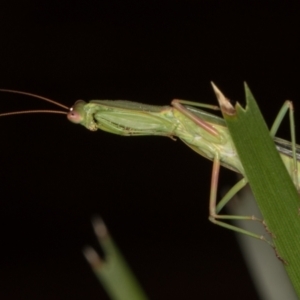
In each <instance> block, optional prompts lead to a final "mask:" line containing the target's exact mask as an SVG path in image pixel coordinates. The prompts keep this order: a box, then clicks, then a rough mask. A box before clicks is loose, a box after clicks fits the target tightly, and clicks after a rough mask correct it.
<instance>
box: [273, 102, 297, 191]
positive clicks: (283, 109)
mask: <svg viewBox="0 0 300 300" xmlns="http://www.w3.org/2000/svg"><path fill="white" fill-rule="evenodd" d="M287 111H289V120H290V132H291V143H292V153H293V170H292V175H291V176H292V180H293V182H294V183H295V185H296V188H297V190H298V192H299V191H300V183H299V176H298V164H297V157H296V132H295V119H294V107H293V103H292V102H291V101H288V100H287V101H285V102H284V104H283V106H282V107H281V109H280V111H279V113H278V114H277V116H276V118H275V121H274V123H273V125H272V127H271V130H270V135H271V137H272V138H274V137H275V135H276V133H277V131H278V128H279V126H280V125H281V123H282V120H283V118H284V117H285V115H286V113H287Z"/></svg>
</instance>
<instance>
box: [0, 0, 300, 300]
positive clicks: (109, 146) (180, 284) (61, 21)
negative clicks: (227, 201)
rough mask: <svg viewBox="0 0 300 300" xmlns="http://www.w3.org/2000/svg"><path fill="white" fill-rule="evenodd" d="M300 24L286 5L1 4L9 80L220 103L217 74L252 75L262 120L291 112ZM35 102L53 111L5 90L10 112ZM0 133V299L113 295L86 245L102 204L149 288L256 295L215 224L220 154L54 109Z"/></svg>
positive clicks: (57, 89) (99, 93) (58, 91)
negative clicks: (214, 181) (212, 209)
mask: <svg viewBox="0 0 300 300" xmlns="http://www.w3.org/2000/svg"><path fill="white" fill-rule="evenodd" d="M299 25H300V24H299V9H298V8H297V7H296V5H294V4H292V3H291V2H288V1H284V2H274V1H272V2H271V1H266V2H264V4H259V2H254V1H252V2H246V1H243V2H242V1H241V2H237V3H234V2H230V1H191V0H190V1H137V2H136V1H107V2H101V1H87V2H84V1H64V0H60V1H58V0H52V1H2V2H1V4H0V88H11V89H18V90H24V91H28V92H32V93H37V94H41V95H43V96H46V97H50V98H52V99H55V100H57V101H60V102H62V103H64V104H65V105H68V106H71V105H72V104H73V103H74V102H75V100H77V99H79V98H81V99H85V100H90V99H127V100H132V101H139V102H143V103H149V104H169V103H170V101H171V100H172V98H175V97H176V98H183V99H189V100H193V101H199V102H204V103H211V104H216V99H215V96H214V94H213V92H212V89H211V86H210V83H209V82H210V81H211V80H213V81H214V82H215V83H216V84H217V85H218V86H219V87H220V88H221V90H222V91H223V92H224V93H225V95H226V96H228V97H229V98H231V99H232V100H239V101H241V102H243V101H244V91H243V81H247V82H248V84H249V86H250V88H251V89H252V92H253V93H254V95H255V96H256V99H257V101H258V103H259V105H260V107H261V109H262V112H263V114H264V116H265V117H266V120H267V123H268V124H271V123H272V120H273V119H274V118H275V116H276V113H277V111H278V110H279V108H280V106H281V105H282V103H283V101H284V100H285V99H291V100H293V101H294V104H295V108H296V119H297V111H299V109H300V106H299V105H298V103H299V96H300V93H299V91H298V85H299V67H300V64H299V50H300V47H299V44H300V43H299V31H300V27H299ZM34 108H52V106H51V105H49V104H45V103H42V102H40V101H39V100H34V99H30V98H28V97H25V96H15V95H10V94H6V93H2V94H1V97H0V111H1V112H5V111H13V110H21V109H34ZM283 127H284V129H283V130H281V131H280V133H281V134H280V135H281V136H283V137H284V138H286V139H289V131H288V122H285V123H284V126H283ZM0 136H1V147H0V149H1V150H0V189H1V200H0V223H1V227H0V228H1V242H0V243H1V247H0V249H1V250H0V251H1V256H0V260H1V261H0V266H1V267H0V298H1V299H108V297H107V296H106V294H105V292H104V291H103V289H102V287H101V286H100V285H99V283H98V282H97V280H96V279H95V277H94V275H93V273H92V272H91V271H90V269H89V266H88V265H87V263H86V262H85V260H84V258H83V256H82V253H81V249H82V247H83V246H85V245H86V244H91V245H93V246H94V247H96V246H97V243H96V239H95V237H94V235H93V232H92V228H91V224H90V219H91V217H92V216H93V215H95V214H101V216H102V217H103V218H104V220H105V222H106V223H107V225H108V227H109V228H110V231H111V233H112V235H113V236H114V238H115V240H116V241H117V243H118V245H119V246H120V248H121V249H122V251H123V253H124V255H125V257H126V258H127V259H128V261H129V262H130V264H131V266H132V268H133V270H134V272H135V273H136V275H137V276H138V278H139V279H140V281H141V283H142V285H143V287H144V288H145V290H146V292H147V293H148V295H149V296H150V298H151V299H174V300H175V299H216V298H221V297H222V299H232V300H233V299H241V298H242V299H257V295H256V292H255V290H254V287H253V285H252V283H251V280H250V278H249V275H248V273H247V269H246V267H245V265H244V262H243V259H242V257H241V254H240V252H239V249H238V246H237V245H236V241H235V238H234V235H233V234H232V233H231V232H229V231H228V230H224V229H221V228H218V227H217V226H214V225H212V224H211V223H210V222H209V221H208V220H207V217H208V197H209V186H210V173H211V162H210V161H207V160H205V159H204V158H201V157H200V156H199V155H197V154H196V153H194V152H192V151H191V150H190V149H188V148H187V147H186V146H185V145H184V144H183V143H181V142H180V141H177V142H173V141H172V140H170V139H167V138H162V137H136V138H124V137H119V136H115V135H110V134H108V133H104V132H96V133H94V132H89V131H87V130H86V129H85V128H83V127H81V126H78V125H73V124H71V123H70V122H68V121H67V120H66V119H65V117H64V116H60V115H57V116H56V115H27V116H15V117H7V118H2V119H1V120H0ZM234 180H235V177H234V174H232V172H230V171H226V170H224V171H222V174H221V183H220V185H221V186H223V185H224V184H226V183H227V182H228V183H229V184H232V183H233V182H234ZM97 249H98V248H97Z"/></svg>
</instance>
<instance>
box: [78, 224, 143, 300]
mask: <svg viewBox="0 0 300 300" xmlns="http://www.w3.org/2000/svg"><path fill="white" fill-rule="evenodd" d="M93 224H94V230H95V233H96V235H97V237H98V239H99V243H100V245H101V247H102V249H103V251H104V253H105V260H102V259H101V258H100V257H99V255H98V254H97V252H96V251H95V250H94V249H93V248H91V247H86V249H84V255H85V257H86V259H87V261H88V262H89V264H90V265H91V267H92V269H93V271H94V273H95V275H96V276H97V278H98V279H99V281H100V282H101V284H102V286H103V287H104V289H105V290H106V292H107V294H108V295H109V297H110V298H111V299H112V300H147V299H148V298H147V296H146V294H145V293H144V291H143V290H142V288H141V287H140V285H139V283H138V281H137V280H136V278H135V276H134V275H133V273H132V272H131V270H130V268H129V266H128V265H127V263H126V261H125V259H124V258H123V256H122V254H121V253H120V251H119V250H118V248H117V246H116V245H115V243H114V241H113V239H112V238H111V236H110V235H109V233H108V231H107V228H106V226H105V224H104V222H103V221H102V219H99V218H98V219H96V220H95V221H94V222H93Z"/></svg>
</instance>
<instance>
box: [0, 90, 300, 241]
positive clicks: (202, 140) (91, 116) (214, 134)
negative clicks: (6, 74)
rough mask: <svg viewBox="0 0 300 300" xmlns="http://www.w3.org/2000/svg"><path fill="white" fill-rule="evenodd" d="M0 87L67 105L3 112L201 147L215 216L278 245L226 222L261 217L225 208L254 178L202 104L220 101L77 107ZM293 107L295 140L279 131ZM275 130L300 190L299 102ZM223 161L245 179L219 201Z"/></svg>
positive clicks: (108, 102)
mask: <svg viewBox="0 0 300 300" xmlns="http://www.w3.org/2000/svg"><path fill="white" fill-rule="evenodd" d="M213 89H214V91H215V93H216V94H217V95H218V93H219V90H218V88H217V87H216V86H215V85H214V84H213ZM0 91H1V92H9V93H15V94H22V95H27V96H32V97H35V98H39V99H42V100H44V101H48V102H50V103H52V104H55V105H57V106H60V107H62V108H64V109H65V110H66V111H56V110H31V111H17V112H9V113H2V114H0V117H2V116H9V115H16V114H27V113H58V114H66V115H67V118H68V120H69V121H71V122H72V123H75V124H81V125H83V126H84V127H86V128H87V129H88V130H91V131H96V130H98V129H100V130H103V131H106V132H109V133H113V134H118V135H123V136H142V135H156V136H166V137H170V138H172V139H174V140H175V138H179V139H180V140H181V141H183V142H184V143H185V144H186V145H187V146H189V147H190V148H191V149H193V150H194V151H195V152H197V153H198V154H200V155H201V156H203V157H205V158H207V159H209V160H211V161H213V168H212V177H211V187H210V198H209V220H210V221H211V222H212V223H214V224H217V225H220V226H222V227H225V228H228V229H231V230H234V231H236V232H239V233H243V234H246V235H248V236H251V237H254V238H257V239H261V240H264V241H266V242H267V243H268V244H270V245H271V246H273V244H272V242H271V241H269V240H268V239H266V238H265V237H264V236H260V235H257V234H255V233H252V232H249V231H246V230H243V229H241V228H238V227H236V226H233V225H231V224H228V223H226V222H225V221H226V220H237V219H239V220H256V221H261V220H259V219H257V218H256V217H254V216H236V215H224V214H220V212H221V210H222V208H223V207H224V206H225V205H226V204H227V203H228V202H229V201H230V200H231V199H232V198H233V196H234V195H235V194H237V193H238V191H240V190H241V189H242V188H243V187H244V186H245V185H246V184H247V183H248V180H247V178H246V174H245V171H244V168H243V164H242V163H241V161H240V159H239V156H238V154H237V152H236V149H235V146H234V143H233V141H232V139H231V137H230V133H229V131H228V129H227V127H226V123H225V121H224V120H223V119H222V118H220V117H218V116H215V115H213V114H210V113H208V112H206V111H204V110H202V109H199V108H206V109H211V110H219V107H218V106H214V105H209V104H201V103H196V102H192V101H186V100H179V99H174V100H173V101H172V102H171V106H154V105H147V104H141V103H136V102H131V101H124V100H114V101H112V100H91V101H90V102H88V103H87V102H85V101H83V100H78V101H77V102H76V103H75V104H74V105H73V106H72V107H71V108H68V107H66V106H64V105H62V104H60V103H58V102H55V101H53V100H51V99H48V98H45V97H42V96H38V95H35V94H31V93H26V92H20V91H14V90H7V89H0ZM220 105H221V103H220ZM287 111H289V119H290V128H291V142H288V141H285V140H283V139H280V138H277V137H275V135H276V132H277V130H278V128H279V126H280V124H281V122H282V120H283V118H284V116H285V115H286V113H287ZM270 135H271V137H272V138H273V140H274V143H275V146H276V149H277V151H278V152H279V154H280V156H281V158H282V160H283V163H284V165H285V167H286V169H287V170H288V172H289V174H290V176H291V178H292V181H293V183H294V185H295V187H296V188H297V190H298V191H300V186H299V182H300V178H299V176H300V174H299V173H298V169H299V166H298V164H299V161H300V146H298V145H296V141H295V129H294V116H293V106H292V103H291V102H290V101H286V102H285V103H284V105H283V106H282V108H281V110H280V112H279V113H278V115H277V117H276V119H275V121H274V123H273V126H272V127H271V130H270ZM221 166H223V167H225V168H228V169H230V170H232V171H234V172H236V173H239V174H241V175H242V176H243V179H241V180H240V181H239V182H237V183H236V184H235V185H234V186H233V187H232V188H231V189H230V190H229V191H228V192H227V193H226V194H225V195H224V196H223V197H222V199H221V200H220V201H219V202H218V203H217V187H218V178H219V172H220V167H221Z"/></svg>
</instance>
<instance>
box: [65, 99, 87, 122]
mask: <svg viewBox="0 0 300 300" xmlns="http://www.w3.org/2000/svg"><path fill="white" fill-rule="evenodd" d="M85 104H86V103H85V102H84V101H82V100H78V101H76V103H75V104H74V105H73V106H72V107H71V108H70V111H69V112H68V114H67V118H68V120H69V121H71V122H72V123H75V124H79V123H81V122H82V120H83V114H84V110H83V108H84V105H85Z"/></svg>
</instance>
